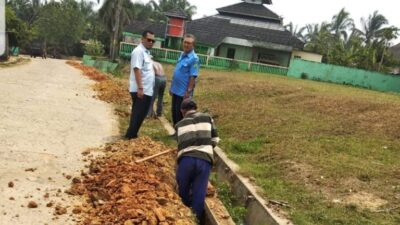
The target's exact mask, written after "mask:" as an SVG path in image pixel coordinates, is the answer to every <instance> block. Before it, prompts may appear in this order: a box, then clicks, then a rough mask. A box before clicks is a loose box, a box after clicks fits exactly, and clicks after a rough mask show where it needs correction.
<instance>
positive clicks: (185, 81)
mask: <svg viewBox="0 0 400 225" xmlns="http://www.w3.org/2000/svg"><path fill="white" fill-rule="evenodd" d="M199 67H200V62H199V57H198V56H197V55H196V53H195V52H194V50H192V51H191V52H189V53H187V54H186V53H184V52H183V53H182V54H181V56H180V57H179V59H178V62H177V63H176V66H175V71H174V77H173V78H172V82H171V92H172V93H173V94H175V95H178V96H184V95H185V92H186V91H187V89H188V86H189V79H190V77H197V76H198V74H199Z"/></svg>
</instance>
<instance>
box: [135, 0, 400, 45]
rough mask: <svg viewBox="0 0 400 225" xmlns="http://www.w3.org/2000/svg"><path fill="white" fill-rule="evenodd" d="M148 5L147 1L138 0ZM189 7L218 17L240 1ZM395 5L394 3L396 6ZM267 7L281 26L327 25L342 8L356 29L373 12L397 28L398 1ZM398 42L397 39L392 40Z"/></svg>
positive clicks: (278, 2) (329, 0) (322, 0)
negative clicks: (382, 16) (276, 16)
mask: <svg viewBox="0 0 400 225" xmlns="http://www.w3.org/2000/svg"><path fill="white" fill-rule="evenodd" d="M139 1H141V2H143V3H147V2H149V1H147V0H139ZM188 1H189V2H190V4H191V5H195V6H196V7H197V13H196V14H195V15H194V17H193V19H197V18H201V17H203V16H211V15H215V14H217V13H218V12H217V10H216V9H217V8H220V7H224V6H228V5H232V4H236V3H240V2H241V0H213V1H212V0H188ZM396 2H397V3H396ZM265 6H266V7H267V8H269V9H270V10H272V11H273V12H275V13H276V14H277V15H279V16H281V17H283V24H288V23H289V22H293V24H294V25H295V26H296V25H297V26H298V29H299V28H301V27H303V26H305V25H306V24H315V23H318V24H320V23H321V22H323V21H326V22H330V21H331V20H332V17H333V16H334V15H335V14H337V13H339V11H340V10H341V9H342V8H345V10H346V11H347V12H349V13H350V17H351V18H353V20H354V22H355V24H356V27H358V28H361V23H360V19H361V17H364V18H365V19H367V18H368V16H369V15H371V14H373V12H374V11H376V10H378V12H379V13H380V14H382V15H384V16H385V17H386V19H387V20H388V21H389V25H393V26H396V27H398V28H400V13H399V8H400V2H398V0H380V1H371V0H367V1H366V0H301V1H299V0H272V5H265ZM395 42H396V43H398V42H400V38H398V39H397V40H395Z"/></svg>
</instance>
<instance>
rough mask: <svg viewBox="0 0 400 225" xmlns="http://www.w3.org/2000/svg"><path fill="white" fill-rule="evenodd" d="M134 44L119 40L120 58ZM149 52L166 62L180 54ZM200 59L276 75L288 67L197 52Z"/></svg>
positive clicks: (204, 64) (213, 65)
mask: <svg viewBox="0 0 400 225" xmlns="http://www.w3.org/2000/svg"><path fill="white" fill-rule="evenodd" d="M134 47H136V45H134V44H132V43H126V42H121V43H120V52H119V55H120V57H121V58H124V59H130V57H131V52H132V50H133V48H134ZM150 52H151V54H152V55H153V56H154V58H155V59H156V60H158V61H162V62H167V63H176V61H177V60H178V59H179V56H180V54H181V52H180V51H176V50H172V49H166V48H152V49H151V50H150ZM197 55H198V57H199V60H200V65H201V67H206V68H214V69H238V70H244V71H253V72H259V73H272V74H278V75H284V76H286V75H287V72H288V68H287V67H280V66H273V65H268V64H262V63H255V62H248V61H242V60H233V59H227V58H222V57H217V56H209V55H202V54H197Z"/></svg>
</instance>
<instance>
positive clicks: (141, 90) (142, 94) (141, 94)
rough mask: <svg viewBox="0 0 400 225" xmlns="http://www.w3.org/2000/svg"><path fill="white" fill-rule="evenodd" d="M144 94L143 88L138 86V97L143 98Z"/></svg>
mask: <svg viewBox="0 0 400 225" xmlns="http://www.w3.org/2000/svg"><path fill="white" fill-rule="evenodd" d="M143 96H144V92H143V88H138V91H137V97H138V98H140V99H143Z"/></svg>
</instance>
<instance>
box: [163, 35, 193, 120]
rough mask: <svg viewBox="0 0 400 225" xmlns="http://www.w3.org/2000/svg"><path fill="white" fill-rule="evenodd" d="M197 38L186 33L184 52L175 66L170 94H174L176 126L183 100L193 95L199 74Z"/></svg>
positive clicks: (173, 107) (173, 114) (173, 112)
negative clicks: (195, 48) (195, 50)
mask: <svg viewBox="0 0 400 225" xmlns="http://www.w3.org/2000/svg"><path fill="white" fill-rule="evenodd" d="M195 42H196V38H195V36H194V35H192V34H186V35H185V36H184V38H183V52H182V54H181V56H180V57H179V59H178V62H177V63H176V66H175V71H174V76H173V78H172V82H171V89H170V94H171V96H172V107H171V109H172V121H173V123H174V126H175V125H176V123H178V122H179V121H180V120H182V118H183V115H182V113H181V111H180V107H181V104H182V101H183V100H184V99H186V98H189V97H192V96H193V90H194V86H195V80H196V78H197V76H198V74H199V66H200V63H199V57H198V56H197V55H196V53H195V52H194V46H195Z"/></svg>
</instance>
